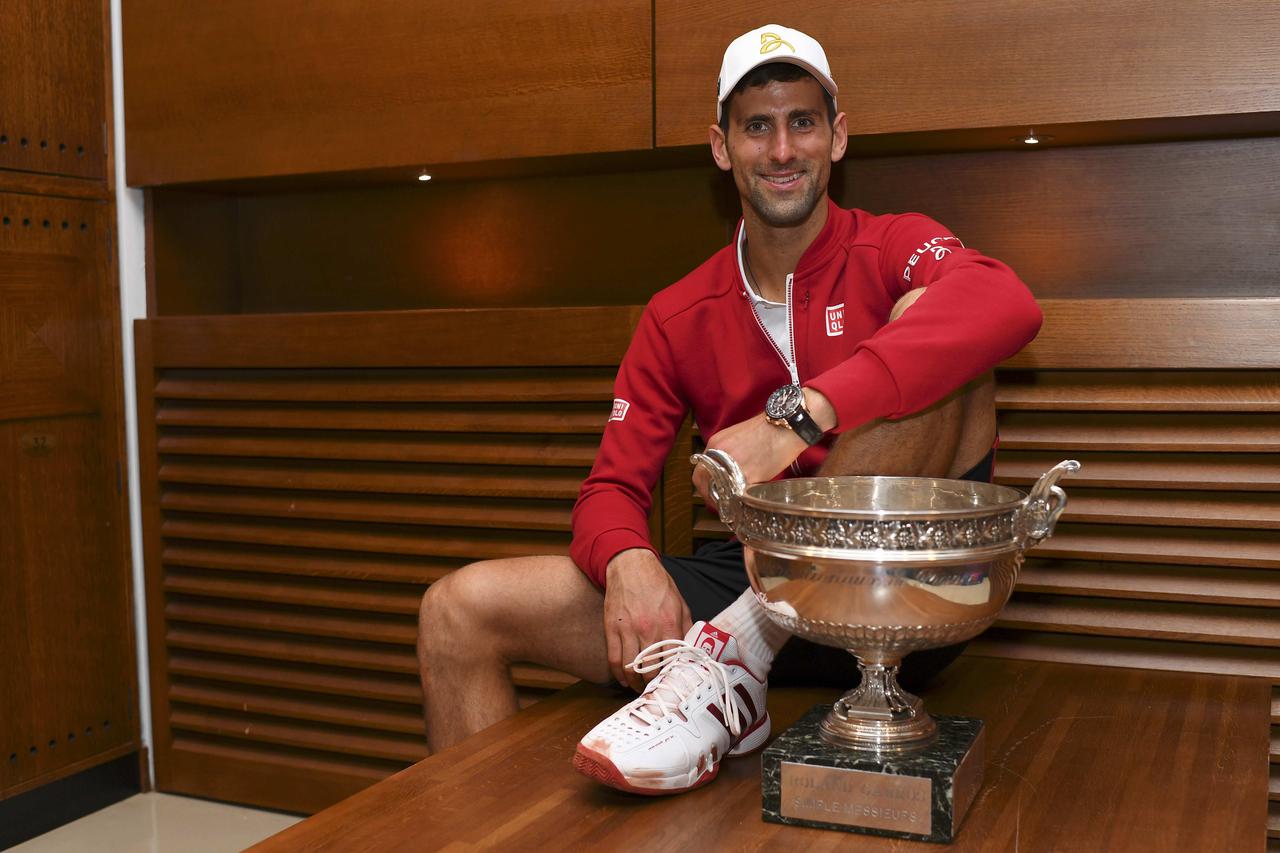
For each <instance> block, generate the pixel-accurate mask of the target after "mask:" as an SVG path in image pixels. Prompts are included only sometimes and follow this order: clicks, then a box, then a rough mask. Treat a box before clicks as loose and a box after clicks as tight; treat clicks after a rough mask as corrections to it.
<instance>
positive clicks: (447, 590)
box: [418, 563, 499, 640]
mask: <svg viewBox="0 0 1280 853" xmlns="http://www.w3.org/2000/svg"><path fill="white" fill-rule="evenodd" d="M498 592H499V590H496V589H495V585H494V584H493V583H492V582H491V581H490V580H489V578H488V571H487V564H486V563H471V564H470V565H467V566H463V567H462V568H460V569H458V570H456V571H454V572H451V573H450V574H447V575H445V576H444V577H443V578H441V579H440V580H438V581H436V582H435V583H433V584H431V586H429V587H427V591H426V592H425V593H423V595H422V603H421V605H420V606H419V608H418V635H419V637H421V638H423V639H424V640H426V639H427V638H429V637H432V636H458V635H460V634H465V635H468V636H473V637H479V636H484V632H485V630H486V629H487V627H488V625H487V621H488V610H489V607H488V605H491V604H492V603H493V601H494V596H495V595H496V594H498Z"/></svg>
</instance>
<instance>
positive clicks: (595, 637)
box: [418, 557, 611, 752]
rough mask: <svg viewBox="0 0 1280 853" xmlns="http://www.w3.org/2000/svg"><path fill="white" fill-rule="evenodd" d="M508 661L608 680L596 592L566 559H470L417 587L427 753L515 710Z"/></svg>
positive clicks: (601, 611) (600, 606)
mask: <svg viewBox="0 0 1280 853" xmlns="http://www.w3.org/2000/svg"><path fill="white" fill-rule="evenodd" d="M514 662H529V663H537V664H542V665H544V666H549V667H553V668H555V669H558V670H562V671H564V672H568V673H570V674H572V675H576V676H578V677H579V678H585V679H588V680H589V681H594V682H600V683H604V682H608V681H610V680H611V679H610V672H609V662H608V657H607V655H606V651H605V638H604V596H603V594H602V593H601V592H600V591H599V590H598V589H596V588H595V587H594V586H593V585H592V584H591V582H590V581H588V580H587V578H586V576H584V575H583V574H582V572H581V571H579V570H578V568H577V566H575V565H574V564H573V562H572V561H571V560H570V559H569V558H568V557H522V558H517V559H511V560H490V561H487V562H483V563H473V564H472V565H469V566H466V567H464V568H462V569H459V570H458V571H456V572H454V573H453V574H450V575H447V576H446V577H444V578H443V579H441V580H439V581H436V583H434V584H432V585H431V587H430V588H429V589H428V590H427V593H426V595H424V596H423V599H422V607H421V609H420V611H419V619H418V666H419V670H420V673H421V676H422V694H423V705H424V707H425V710H426V720H427V744H428V746H430V747H431V751H432V752H438V751H440V750H442V749H445V748H447V747H449V746H452V745H453V744H455V743H457V742H458V741H460V740H462V739H463V738H465V737H466V736H468V735H470V734H471V733H473V732H477V731H479V730H480V729H483V728H486V727H488V726H490V725H492V724H494V723H496V722H498V721H499V720H502V719H505V718H506V717H509V716H511V715H512V714H514V713H515V712H516V711H517V710H518V706H517V704H516V692H515V688H514V686H513V685H512V683H511V676H510V667H511V664H512V663H514Z"/></svg>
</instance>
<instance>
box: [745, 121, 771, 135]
mask: <svg viewBox="0 0 1280 853" xmlns="http://www.w3.org/2000/svg"><path fill="white" fill-rule="evenodd" d="M766 129H767V128H766V125H765V123H764V122H762V121H749V122H747V133H763V132H764V131H765V130H766Z"/></svg>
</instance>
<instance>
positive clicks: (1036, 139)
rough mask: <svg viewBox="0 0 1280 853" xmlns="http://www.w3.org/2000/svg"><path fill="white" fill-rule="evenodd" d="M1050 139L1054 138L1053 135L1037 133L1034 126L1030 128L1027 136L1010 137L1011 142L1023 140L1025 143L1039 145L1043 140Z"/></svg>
mask: <svg viewBox="0 0 1280 853" xmlns="http://www.w3.org/2000/svg"><path fill="white" fill-rule="evenodd" d="M1050 139H1053V137H1052V136H1046V135H1044V134H1043V133H1042V134H1038V135H1037V134H1036V131H1035V129H1034V128H1028V129H1027V135H1026V136H1010V137H1009V141H1010V142H1021V143H1023V144H1024V145H1039V144H1040V143H1041V142H1048V141H1049V140H1050Z"/></svg>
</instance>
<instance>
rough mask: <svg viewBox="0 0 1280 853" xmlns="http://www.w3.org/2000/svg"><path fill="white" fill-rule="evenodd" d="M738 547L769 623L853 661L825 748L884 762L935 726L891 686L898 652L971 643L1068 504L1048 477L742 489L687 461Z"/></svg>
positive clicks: (727, 461)
mask: <svg viewBox="0 0 1280 853" xmlns="http://www.w3.org/2000/svg"><path fill="white" fill-rule="evenodd" d="M692 462H693V463H694V464H695V465H697V466H701V467H703V468H705V469H706V470H707V471H708V473H710V475H711V485H710V490H709V491H710V495H711V498H712V500H713V501H714V503H715V505H716V508H717V510H718V511H719V515H720V520H721V521H723V522H724V523H725V524H727V525H728V526H729V527H730V528H731V529H732V530H733V531H734V533H735V534H736V535H737V536H738V539H739V540H741V542H742V544H743V552H744V556H745V561H746V568H747V575H748V576H749V578H750V580H751V588H752V589H753V590H754V591H755V594H756V597H757V598H758V599H759V601H760V603H761V605H762V606H763V607H764V609H765V611H766V612H767V613H768V614H769V617H770V618H771V619H773V621H775V622H776V623H778V624H779V625H781V626H782V627H784V628H786V629H787V630H788V631H790V632H791V633H793V634H797V635H799V636H801V637H804V638H805V639H807V640H810V641H812V642H815V643H822V644H824V645H828V646H836V647H838V648H842V649H845V650H847V651H848V652H850V653H851V654H852V655H853V656H854V657H855V658H857V661H858V668H859V670H860V672H861V675H862V681H861V683H860V684H859V685H858V686H857V687H856V688H854V689H853V690H851V691H849V692H848V693H846V694H845V695H844V696H843V697H841V698H840V699H839V700H838V701H837V702H836V703H835V704H834V706H833V707H832V709H831V712H830V713H829V714H827V716H826V718H825V719H824V720H823V721H822V723H821V725H820V732H821V735H822V737H823V739H824V740H826V741H827V742H828V743H831V744H833V745H836V746H842V747H846V748H851V749H855V750H860V751H864V752H871V753H876V754H884V755H893V754H906V753H912V752H916V751H919V750H923V749H925V748H927V747H928V746H929V745H930V744H931V743H932V742H933V741H934V739H935V737H936V735H937V726H936V725H935V723H934V721H933V719H932V718H931V717H930V716H929V714H927V713H926V712H925V711H924V708H923V703H922V702H921V700H920V699H919V698H918V697H916V696H913V695H912V694H910V693H908V692H906V691H905V690H903V689H902V688H901V686H899V684H898V680H897V673H898V667H899V665H900V664H901V662H902V658H903V656H905V655H906V654H908V653H910V652H913V651H916V650H918V649H928V648H933V647H936V646H946V645H950V644H952V643H958V642H960V641H962V640H967V639H969V638H971V637H974V636H977V635H978V634H980V633H981V632H982V631H984V630H985V629H986V628H987V627H989V626H990V625H991V624H992V623H993V622H994V621H995V620H996V617H997V616H998V615H999V613H1000V610H1001V608H1003V607H1004V605H1005V603H1006V602H1007V601H1008V600H1009V596H1010V594H1011V593H1012V592H1013V585H1014V581H1015V580H1016V578H1017V575H1018V570H1019V568H1021V566H1022V560H1023V552H1024V551H1025V550H1026V549H1027V548H1029V547H1031V546H1033V545H1035V544H1037V543H1039V542H1040V541H1042V540H1043V539H1045V538H1047V537H1048V536H1049V535H1050V534H1051V533H1052V532H1053V528H1054V525H1055V524H1056V523H1057V520H1058V517H1059V516H1060V515H1061V514H1062V511H1063V509H1064V508H1065V506H1066V503H1067V496H1066V494H1065V493H1064V492H1063V490H1062V489H1061V488H1059V487H1058V486H1057V481H1058V480H1059V479H1060V478H1061V477H1063V476H1064V475H1065V474H1067V473H1070V472H1073V471H1076V470H1078V469H1079V467H1080V464H1079V463H1078V462H1076V461H1074V460H1067V461H1064V462H1061V463H1059V464H1058V465H1056V466H1054V467H1053V468H1052V469H1050V470H1049V471H1047V472H1046V473H1045V474H1044V475H1043V476H1042V477H1041V478H1040V479H1039V481H1038V482H1037V483H1036V484H1035V486H1034V487H1033V488H1032V490H1031V492H1030V493H1029V494H1024V493H1022V492H1021V491H1019V490H1017V489H1012V488H1008V487H1006V486H998V485H994V484H992V483H978V482H970V481H967V480H948V479H938V478H929V477H879V476H874V477H873V476H867V477H805V478H797V479H790V480H776V481H773V482H768V483H759V484H756V485H752V486H748V485H747V484H746V482H745V480H744V479H743V476H742V472H741V470H740V469H739V468H738V465H737V463H736V462H734V460H733V459H732V457H730V456H729V455H728V454H726V453H724V452H723V451H719V450H709V451H707V452H706V453H705V454H696V455H695V456H693V458H692Z"/></svg>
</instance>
